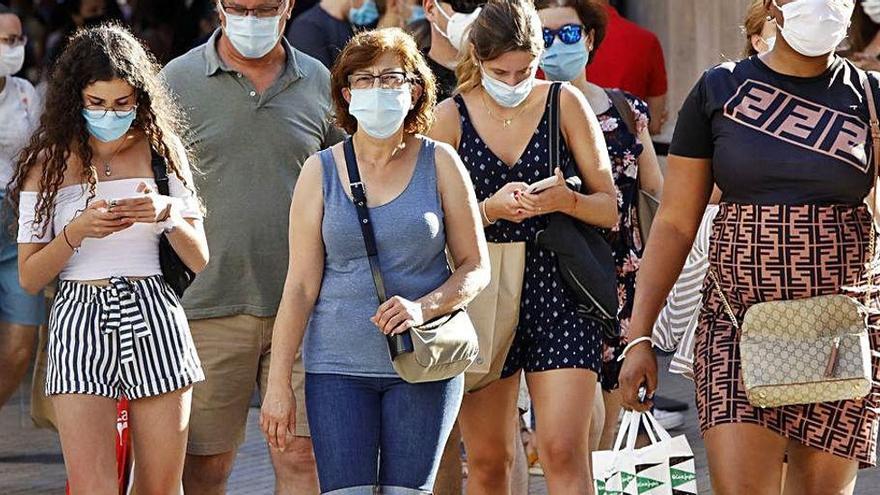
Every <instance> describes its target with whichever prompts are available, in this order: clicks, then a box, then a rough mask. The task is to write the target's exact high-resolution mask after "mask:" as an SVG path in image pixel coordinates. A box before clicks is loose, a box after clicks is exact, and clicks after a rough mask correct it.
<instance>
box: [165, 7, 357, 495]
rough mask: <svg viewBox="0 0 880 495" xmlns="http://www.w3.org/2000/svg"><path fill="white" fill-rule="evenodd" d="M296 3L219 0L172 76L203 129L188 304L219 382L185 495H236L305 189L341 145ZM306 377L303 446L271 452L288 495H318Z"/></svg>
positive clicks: (208, 400)
mask: <svg viewBox="0 0 880 495" xmlns="http://www.w3.org/2000/svg"><path fill="white" fill-rule="evenodd" d="M292 3H293V0H219V2H218V11H219V15H220V21H221V26H222V27H221V29H219V30H217V31H216V32H215V33H214V35H213V36H212V37H211V38H210V39H209V40H208V42H207V43H206V44H205V45H202V46H199V47H196V48H195V49H193V50H192V51H190V52H189V53H187V54H185V55H183V56H181V57H180V58H178V59H175V60H173V61H171V63H169V64H168V66H167V67H166V68H165V69H164V71H163V74H164V76H165V79H166V81H167V83H168V85H169V87H170V88H171V90H172V92H173V93H174V95H175V97H176V98H177V99H178V101H179V103H180V104H181V106H182V107H183V110H184V112H185V113H186V117H187V120H188V122H189V125H190V132H189V134H188V135H187V136H186V137H185V139H186V141H187V142H186V144H187V145H188V146H190V147H191V148H192V150H193V154H194V155H195V157H196V166H197V168H198V170H199V171H200V173H198V172H197V173H196V176H195V182H196V186H197V188H198V191H199V194H200V195H201V197H202V199H203V201H204V203H205V207H206V209H207V215H206V217H205V231H206V232H207V235H208V244H209V245H210V247H211V255H212V256H211V261H210V263H209V265H208V268H207V269H206V270H205V271H204V272H202V273H201V274H199V276H198V277H197V278H196V280H195V283H193V285H192V287H190V288H189V290H188V291H187V293H186V295H185V297H184V301H183V302H184V307H185V309H186V312H187V316H188V317H189V318H190V325H191V328H192V334H193V339H194V341H195V344H196V348H197V349H198V353H199V357H200V358H201V361H202V366H203V367H204V369H205V375H206V380H205V381H204V382H202V383H200V384H199V385H198V386H196V387H194V389H193V403H192V418H191V420H190V427H189V428H190V431H189V445H188V448H187V459H186V468H185V470H184V488H185V491H186V493H196V494H214V493H216V494H222V493H226V480H227V479H228V477H229V474H230V472H231V471H232V466H233V463H234V460H235V453H236V450H237V449H238V447H239V446H240V445H241V443H242V442H243V441H244V431H245V424H246V421H247V414H248V405H249V402H250V398H251V396H252V394H253V391H254V387H255V386H259V389H260V392H261V393H262V392H264V391H265V385H266V380H267V378H268V372H269V358H270V356H271V343H272V327H273V324H274V317H275V313H276V311H277V310H278V304H279V302H280V300H281V292H282V287H283V285H284V276H285V273H286V272H287V262H288V250H287V231H288V230H287V229H288V211H289V208H290V200H291V195H292V193H293V187H294V184H295V183H296V179H297V177H298V175H299V170H300V167H301V166H302V163H303V162H304V161H305V159H306V158H307V157H308V156H309V155H311V154H313V153H315V152H316V151H319V150H320V149H323V148H325V147H328V146H330V145H332V144H334V143H336V142H338V141H339V140H341V138H342V135H341V133H340V132H339V131H338V130H337V129H336V128H335V127H333V126H332V124H331V123H330V118H329V117H330V105H331V103H330V95H329V88H330V76H329V73H328V72H327V69H326V68H325V67H324V66H323V65H322V64H321V63H320V62H318V61H316V60H315V59H313V58H311V57H309V56H307V55H305V54H303V53H302V52H299V51H297V50H295V49H293V48H291V46H290V45H289V44H288V43H287V41H286V40H285V38H284V37H283V36H282V33H284V28H285V25H286V23H287V21H288V20H289V18H290V13H291V9H292ZM295 368H296V371H294V376H292V377H291V388H292V390H293V393H294V396H295V397H296V402H297V411H296V413H297V414H296V428H295V430H296V431H292V432H290V435H291V436H292V437H295V438H294V439H293V440H292V441H291V443H290V445H292V447H289V448H287V449H286V450H285V451H284V452H279V451H275V450H271V451H270V452H271V457H272V464H273V466H274V468H275V478H276V493H291V494H293V493H296V494H310V493H318V487H317V476H316V471H315V465H314V456H313V454H312V446H311V441H310V439H309V430H308V422H307V420H306V414H305V400H304V397H303V387H302V383H303V371H302V364H301V361H298V366H296V367H295Z"/></svg>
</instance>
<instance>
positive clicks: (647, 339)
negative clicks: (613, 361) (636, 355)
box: [617, 337, 654, 363]
mask: <svg viewBox="0 0 880 495" xmlns="http://www.w3.org/2000/svg"><path fill="white" fill-rule="evenodd" d="M642 342H650V343H651V347H654V339H652V338H651V337H639V338H637V339H634V340H633V341H632V342H630V343H629V344H626V347H624V348H623V351H622V352H621V353H620V357H618V358H617V362H618V363H619V362H621V361H623V360H624V359H626V353H627V352H629V350H630V349H632V348H633V347H635V346H636V345H638V344H641V343H642Z"/></svg>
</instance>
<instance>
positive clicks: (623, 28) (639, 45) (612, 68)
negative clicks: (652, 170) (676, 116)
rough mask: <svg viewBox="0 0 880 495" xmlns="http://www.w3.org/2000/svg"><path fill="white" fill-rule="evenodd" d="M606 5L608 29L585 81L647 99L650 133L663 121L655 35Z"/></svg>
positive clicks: (662, 67) (662, 77)
mask: <svg viewBox="0 0 880 495" xmlns="http://www.w3.org/2000/svg"><path fill="white" fill-rule="evenodd" d="M598 1H600V2H603V3H605V4H606V11H607V12H608V28H607V29H606V31H605V40H604V41H603V42H602V48H601V49H599V50H597V51H596V54H595V56H594V57H593V63H591V64H590V66H589V68H588V69H587V80H588V81H590V82H592V83H594V84H597V85H598V86H601V87H603V88H618V89H622V90H624V91H628V92H630V93H632V94H634V95H635V96H637V97H639V98H641V99H643V100H645V101H646V102H648V110H649V112H650V115H651V123H650V126H649V129H650V131H651V134H652V135H654V134H660V132H662V129H663V124H665V123H666V92H667V90H668V86H667V81H666V62H665V60H664V58H663V47H661V46H660V40H658V39H657V36H656V35H655V34H654V33H652V32H650V31H648V30H647V29H645V28H643V27H641V26H639V25H638V24H636V23H634V22H631V21H629V20H627V19H625V18H623V16H621V15H620V13H619V12H618V11H617V9H615V8H614V7H613V6H611V5H610V4H609V2H608V0H598Z"/></svg>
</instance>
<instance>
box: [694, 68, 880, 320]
mask: <svg viewBox="0 0 880 495" xmlns="http://www.w3.org/2000/svg"><path fill="white" fill-rule="evenodd" d="M858 74H859V80H860V81H861V83H862V88H863V89H864V90H865V99H866V100H867V103H868V119H869V123H870V126H871V144H872V148H871V161H873V162H874V180H873V188H872V189H873V191H874V200H873V201H872V202H870V211H871V232H870V234H869V237H868V262H867V271H868V277H867V278H868V288H867V291H866V297H867V298H868V300H870V298H871V296H872V294H874V283H875V277H876V276H877V274H876V272H877V270H876V269H875V266H874V258H875V256H876V254H877V253H876V249H877V224H876V217H877V205H878V201H880V188H878V187H877V179H878V178H880V119H878V117H877V103H876V101H875V100H874V88H873V87H872V86H871V81H870V78H869V77H868V73H867V72H865V71H863V70H858ZM709 278H711V279H712V285H713V286H714V287H715V292H716V293H717V294H718V296H719V297H720V298H721V304H722V306H724V311H725V312H726V313H727V316H728V317H729V318H730V321H731V322H732V323H733V326H734V327H735V328H737V329H739V325H740V324H739V320H737V318H736V315H735V314H734V312H733V308H731V306H730V303H729V302H728V300H727V297H726V296H725V295H724V291H722V290H721V283H720V282H719V280H718V275H717V274H716V273H715V270H714V269H713V268H710V269H709Z"/></svg>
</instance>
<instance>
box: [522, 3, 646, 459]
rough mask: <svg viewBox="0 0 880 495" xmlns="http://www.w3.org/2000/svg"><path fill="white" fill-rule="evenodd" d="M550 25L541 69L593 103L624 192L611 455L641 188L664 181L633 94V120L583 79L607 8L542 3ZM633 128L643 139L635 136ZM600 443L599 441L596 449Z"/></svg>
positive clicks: (638, 248)
mask: <svg viewBox="0 0 880 495" xmlns="http://www.w3.org/2000/svg"><path fill="white" fill-rule="evenodd" d="M535 6H536V7H537V8H538V15H540V16H541V22H542V24H543V26H544V54H543V55H542V56H541V69H542V70H543V71H544V76H545V77H546V78H547V79H549V80H551V81H564V82H571V84H572V85H573V86H574V87H575V88H577V89H578V90H580V92H581V93H583V94H584V96H585V97H586V98H587V101H589V102H590V106H591V107H592V108H593V111H594V112H596V117H597V118H598V119H599V126H600V127H601V128H602V132H603V134H604V135H605V144H606V145H607V148H608V156H609V158H610V159H611V173H612V175H613V176H614V185H615V187H616V189H617V208H618V221H617V225H615V226H614V228H613V229H612V239H613V240H612V242H611V247H612V250H613V252H614V259H615V262H616V264H617V286H618V290H617V293H618V301H619V304H620V307H619V310H618V312H617V318H618V322H619V324H620V338H619V339H618V340H617V341H615V342H606V350H605V355H604V356H603V361H604V364H603V368H602V373H601V377H600V382H601V385H602V387H601V388H602V391H603V394H602V395H603V396H602V397H597V402H598V403H599V404H601V403H602V402H604V406H605V407H604V412H603V411H602V410H601V409H599V410H598V411H597V410H594V413H602V414H595V415H594V417H593V421H594V422H597V423H604V426H603V427H602V428H598V427H597V428H595V430H601V431H603V432H604V433H603V434H602V435H601V439H602V440H604V448H606V449H609V448H611V445H610V444H611V442H613V439H614V435H615V433H616V431H617V422H618V417H619V415H620V406H621V400H620V394H619V393H618V391H617V376H618V373H619V372H620V368H619V366H618V362H617V357H618V356H619V355H620V351H621V350H622V349H623V346H625V345H626V344H627V342H628V341H629V322H630V317H631V316H632V307H633V297H634V296H635V290H636V275H637V274H638V269H639V263H640V261H641V257H642V250H643V246H642V238H641V233H640V232H641V231H640V230H639V229H640V225H639V217H638V203H637V201H638V197H639V189H640V188H641V189H644V190H645V191H647V192H648V193H649V194H651V195H652V196H653V197H655V198H659V197H660V194H661V192H662V190H663V176H662V175H661V173H660V164H659V163H658V162H657V155H656V154H655V153H654V145H653V144H652V143H651V135H650V133H649V132H648V107H647V105H646V104H645V102H644V101H642V100H640V99H638V98H636V97H635V96H633V95H632V94H630V93H623V95H624V98H625V99H626V102H625V104H626V105H628V106H629V113H628V114H625V115H624V114H621V111H620V110H619V109H618V108H617V106H616V105H615V103H614V102H613V101H612V100H611V99H610V98H609V96H608V93H607V92H606V90H605V89H603V88H600V87H599V86H597V85H595V84H593V83H590V82H587V77H586V74H585V72H584V68H585V66H587V67H588V66H589V64H590V57H591V55H593V53H595V51H596V50H599V49H600V47H601V44H602V40H603V38H604V34H605V26H606V21H607V17H606V15H605V9H604V8H603V7H602V5H601V4H599V3H597V2H595V1H593V0H538V1H537V2H536V5H535ZM628 119H632V122H630V123H628V122H627V120H628ZM630 125H634V127H635V129H634V131H635V132H636V133H635V134H634V133H633V131H630V129H629V126H630ZM597 440H599V438H594V442H593V445H594V446H595V445H596V443H597Z"/></svg>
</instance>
